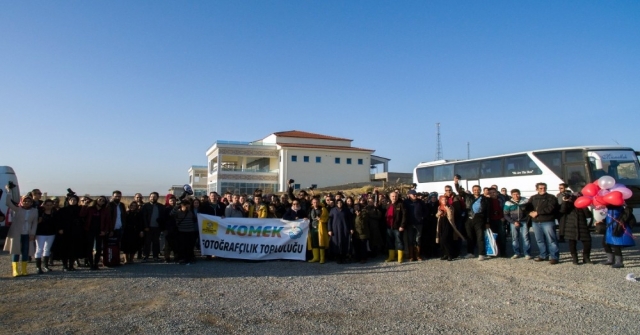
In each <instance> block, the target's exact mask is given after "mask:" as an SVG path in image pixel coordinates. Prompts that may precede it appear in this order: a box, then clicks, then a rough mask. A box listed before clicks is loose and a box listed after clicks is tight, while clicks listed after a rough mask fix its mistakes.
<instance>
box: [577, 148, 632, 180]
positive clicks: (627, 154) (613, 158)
mask: <svg viewBox="0 0 640 335" xmlns="http://www.w3.org/2000/svg"><path fill="white" fill-rule="evenodd" d="M589 168H590V169H591V176H592V177H593V179H594V180H597V179H598V178H600V177H602V176H605V175H608V176H611V177H613V178H615V180H616V182H617V183H620V184H623V185H640V174H639V173H638V170H639V166H638V158H637V156H636V154H635V152H633V151H590V152H589Z"/></svg>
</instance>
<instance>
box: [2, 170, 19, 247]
mask: <svg viewBox="0 0 640 335" xmlns="http://www.w3.org/2000/svg"><path fill="white" fill-rule="evenodd" d="M10 181H11V182H13V183H14V184H15V185H16V187H15V188H14V189H13V201H15V202H19V201H20V184H18V177H16V173H15V172H14V171H13V169H12V168H11V167H10V166H0V187H2V191H3V192H2V197H0V211H2V213H4V215H5V220H4V222H0V239H4V238H5V237H7V232H8V231H9V226H11V216H12V215H11V213H9V211H8V210H7V205H6V198H7V190H6V189H5V186H6V185H7V184H9V182H10Z"/></svg>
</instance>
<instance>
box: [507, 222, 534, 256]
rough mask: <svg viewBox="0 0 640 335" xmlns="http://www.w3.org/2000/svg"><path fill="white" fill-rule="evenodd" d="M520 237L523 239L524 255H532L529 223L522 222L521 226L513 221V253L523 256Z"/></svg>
mask: <svg viewBox="0 0 640 335" xmlns="http://www.w3.org/2000/svg"><path fill="white" fill-rule="evenodd" d="M520 239H522V247H523V248H524V255H525V256H531V243H530V242H529V227H527V223H526V222H521V223H520V227H516V225H515V224H513V223H511V245H512V246H513V254H514V255H518V256H522V249H521V248H520Z"/></svg>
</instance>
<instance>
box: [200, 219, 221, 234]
mask: <svg viewBox="0 0 640 335" xmlns="http://www.w3.org/2000/svg"><path fill="white" fill-rule="evenodd" d="M202 234H208V235H218V223H217V222H216V221H211V220H202Z"/></svg>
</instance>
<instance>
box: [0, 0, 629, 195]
mask: <svg viewBox="0 0 640 335" xmlns="http://www.w3.org/2000/svg"><path fill="white" fill-rule="evenodd" d="M639 14H640V2H637V1H615V2H610V1H393V2H392V1H192V2H184V1H134V2H131V1H91V2H85V1H56V2H53V1H29V2H24V1H5V0H0V120H2V121H1V122H2V125H3V127H2V129H3V135H4V136H3V138H4V139H5V140H4V144H3V145H2V146H1V148H2V149H1V151H2V161H1V162H0V165H9V166H12V167H13V168H14V169H15V170H16V172H17V174H18V177H19V180H20V184H21V188H22V189H23V190H28V189H31V188H35V187H39V188H41V189H42V190H43V191H45V192H48V193H49V194H62V193H64V190H65V189H66V188H67V187H72V188H74V190H77V191H78V192H80V193H91V194H98V193H110V192H111V191H112V190H113V189H121V190H122V191H123V192H124V193H125V194H132V193H134V192H137V191H139V192H143V193H148V192H151V191H154V190H157V191H160V192H164V191H165V190H166V189H168V188H169V186H170V185H172V184H181V183H185V182H187V179H188V177H187V170H188V168H189V167H190V166H191V165H205V164H206V157H205V151H206V150H207V149H208V148H209V146H210V145H211V144H212V143H213V142H214V141H215V140H239V141H243V140H255V139H259V138H262V137H265V136H267V135H269V134H271V133H273V132H277V131H285V130H294V129H296V130H303V131H310V132H316V133H321V134H326V135H332V136H338V137H347V138H352V139H354V141H353V145H354V146H358V147H364V148H371V149H375V150H376V152H375V154H376V155H380V156H383V157H388V158H390V159H391V163H390V169H391V170H392V171H397V172H410V171H411V170H412V169H413V167H415V165H416V164H417V163H418V162H420V161H427V160H432V159H433V158H434V157H435V151H436V142H435V139H436V135H435V123H436V122H440V123H441V133H442V135H441V136H442V144H443V151H444V156H445V158H465V157H466V155H467V142H470V143H471V156H472V157H480V156H486V155H493V154H501V153H508V152H512V151H522V150H529V149H539V148H548V147H560V146H573V145H593V144H604V145H609V144H615V142H614V141H617V142H618V143H619V144H620V145H625V146H631V147H635V148H636V149H640V141H639V140H638V137H639V136H638V122H637V121H638V119H639V118H638V113H639V112H640V99H639V98H638V97H640V56H639V55H640V20H638V15H639Z"/></svg>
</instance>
